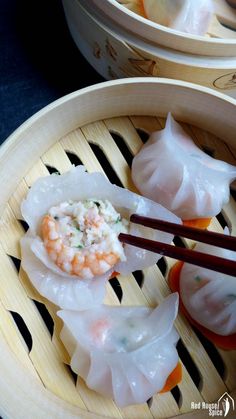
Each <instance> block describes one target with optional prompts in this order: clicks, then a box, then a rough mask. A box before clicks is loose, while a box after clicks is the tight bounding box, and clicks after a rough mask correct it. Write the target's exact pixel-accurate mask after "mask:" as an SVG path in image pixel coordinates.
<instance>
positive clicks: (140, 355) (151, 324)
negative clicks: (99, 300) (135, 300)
mask: <svg viewBox="0 0 236 419" xmlns="http://www.w3.org/2000/svg"><path fill="white" fill-rule="evenodd" d="M177 311H178V294H177V293H175V294H171V295H170V296H169V297H168V298H166V299H165V300H164V302H163V303H162V304H160V305H159V306H158V307H157V308H155V309H149V308H147V307H114V306H113V307H112V306H101V307H100V308H98V309H97V310H87V311H83V312H79V313H78V312H76V311H71V310H70V311H68V310H62V311H59V312H58V315H59V317H61V319H62V320H63V322H64V326H63V329H62V332H61V339H62V341H63V343H64V345H65V347H66V349H67V351H68V353H69V355H70V357H71V368H72V370H73V371H74V372H75V373H77V374H79V375H80V376H81V377H83V378H84V380H85V381H86V384H87V386H88V387H89V388H91V389H93V390H95V391H96V392H98V393H100V394H102V395H104V396H107V397H111V398H113V399H114V400H115V402H116V403H117V405H119V406H127V405H132V404H138V403H145V402H146V401H147V400H148V399H149V398H150V397H151V396H153V394H154V393H157V392H161V391H162V389H163V387H165V383H166V381H167V378H168V376H169V375H170V374H171V373H172V371H173V370H175V369H176V366H177V364H178V360H179V357H178V353H177V350H176V343H177V341H178V339H179V336H178V333H177V332H176V330H175V328H174V326H173V323H174V320H175V318H176V316H177ZM180 379H181V373H180V374H179V380H180ZM177 381H178V380H177ZM175 384H177V383H175Z"/></svg>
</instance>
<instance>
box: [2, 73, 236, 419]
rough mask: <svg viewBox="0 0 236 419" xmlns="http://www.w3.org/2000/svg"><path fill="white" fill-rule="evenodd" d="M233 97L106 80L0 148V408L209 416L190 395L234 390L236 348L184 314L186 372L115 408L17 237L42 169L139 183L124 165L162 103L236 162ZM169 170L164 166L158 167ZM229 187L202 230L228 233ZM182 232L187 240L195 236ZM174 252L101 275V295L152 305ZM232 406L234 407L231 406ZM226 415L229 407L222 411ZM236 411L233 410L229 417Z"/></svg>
mask: <svg viewBox="0 0 236 419" xmlns="http://www.w3.org/2000/svg"><path fill="white" fill-rule="evenodd" d="M235 107H236V105H235V101H234V99H232V98H230V97H227V96H226V95H221V94H219V93H218V92H214V91H213V90H210V89H207V88H206V87H201V86H197V85H193V84H190V83H186V82H181V81H172V80H166V79H155V78H149V79H147V78H133V79H123V80H116V81H110V82H105V83H102V84H99V85H97V86H92V87H89V88H86V89H83V90H81V91H78V92H75V93H72V94H70V95H68V96H66V97H64V98H62V99H60V100H58V101H56V102H54V103H52V104H51V105H49V106H48V107H46V108H45V109H43V110H42V111H40V112H39V113H37V114H36V115H35V116H33V117H32V118H30V119H29V120H28V121H27V122H26V123H25V124H23V125H22V126H21V127H20V128H19V129H18V130H17V131H15V133H13V134H12V136H11V137H10V138H9V139H8V140H7V141H6V142H5V143H4V144H3V146H2V147H1V149H0V186H1V196H0V233H1V234H0V265H1V274H0V316H1V322H0V354H1V357H0V358H1V374H0V414H1V416H2V417H3V418H11V419H23V418H24V419H31V418H33V417H35V418H40V419H41V418H46V417H47V418H51V419H53V418H55V419H56V418H60V417H63V418H66V419H70V418H76V417H77V418H78V417H80V418H90V419H95V418H96V419H97V418H101V417H109V418H127V419H128V418H142V419H151V418H167V417H172V418H173V417H182V415H183V417H184V418H192V415H193V413H194V417H195V414H196V418H197V417H201V418H204V417H209V412H208V410H206V411H203V410H202V409H200V410H199V411H196V410H193V409H192V407H193V405H192V404H191V403H199V402H203V401H205V402H213V401H215V400H218V399H220V398H221V397H222V395H224V394H225V392H227V393H228V394H229V395H231V396H232V397H233V398H235V390H236V373H235V365H236V351H235V350H234V351H233V350H231V351H223V350H221V349H217V348H215V347H214V346H213V345H212V344H210V343H209V342H208V341H206V339H204V338H203V337H202V336H201V335H200V334H199V333H198V332H196V331H195V330H194V329H193V328H192V327H191V326H190V324H189V323H188V321H187V320H186V319H185V318H184V317H183V316H182V315H181V314H179V315H178V318H177V321H176V323H175V324H176V328H177V330H178V332H179V334H180V336H181V341H180V343H179V344H178V351H179V356H180V359H181V363H182V366H183V379H182V381H181V383H180V384H179V385H178V387H176V388H175V389H174V390H173V391H172V392H168V393H165V394H159V395H158V394H155V395H154V396H153V397H152V398H151V399H150V400H149V401H147V403H144V404H142V405H136V406H129V407H126V408H118V407H117V406H116V404H115V403H114V402H113V401H112V400H111V399H105V398H103V397H101V396H99V395H98V394H96V393H95V392H93V391H91V390H89V389H88V388H87V387H86V385H85V383H84V382H83V380H82V379H81V378H80V377H78V376H76V375H75V374H74V373H72V371H71V369H70V367H69V366H68V364H69V359H68V354H67V352H66V350H65V348H64V346H63V344H62V342H61V340H60V337H59V335H60V330H61V327H62V324H61V321H60V319H59V318H58V317H57V315H56V312H57V309H58V308H57V307H55V306H54V305H53V304H51V303H49V302H48V301H47V300H46V299H44V298H43V297H42V296H40V295H39V294H38V293H37V291H36V290H35V289H34V288H33V286H32V285H31V283H30V281H29V279H28V277H27V275H26V274H25V272H24V271H23V269H22V267H21V254H20V246H19V241H20V239H21V237H22V236H23V235H24V233H25V228H26V225H25V223H24V222H23V221H22V215H21V212H20V205H21V202H22V200H23V199H24V197H25V196H26V194H27V192H28V188H29V187H30V186H31V185H32V184H33V183H34V182H35V180H36V179H37V178H39V177H40V176H45V175H47V174H48V173H51V172H54V171H57V172H60V173H63V172H65V171H67V170H68V169H70V168H71V165H72V164H84V165H85V167H86V169H87V170H88V171H89V172H93V171H100V172H104V173H105V174H106V175H107V176H108V177H109V179H110V180H111V181H112V182H113V183H116V184H118V185H122V186H124V187H126V188H129V189H131V190H135V189H134V186H133V184H132V181H131V174H130V164H131V161H132V157H133V156H134V155H135V154H136V153H137V152H138V150H139V149H140V147H141V146H142V144H143V141H144V140H145V138H146V137H147V135H148V133H149V132H151V131H154V130H159V129H161V128H162V127H163V125H164V123H165V117H166V115H167V113H168V112H169V111H171V112H172V114H173V116H174V117H175V119H176V120H177V121H179V122H181V123H183V125H184V127H185V129H187V130H188V132H189V133H190V134H191V136H192V138H193V139H194V141H195V142H197V143H198V145H200V146H201V147H202V148H203V149H204V150H208V151H210V152H211V154H212V155H213V156H214V157H216V158H219V157H220V158H221V159H224V160H225V161H227V162H229V163H232V164H234V165H236V151H235V148H234V147H235V131H236V119H235ZM163 176H165V173H163ZM235 210H236V204H235V200H234V197H233V196H231V199H230V202H229V204H228V205H226V206H225V207H224V208H223V210H222V212H221V214H220V216H219V217H218V218H214V219H213V220H212V223H211V226H210V229H212V230H215V231H219V232H222V230H223V227H224V225H225V224H227V225H229V227H230V229H231V230H232V232H233V234H236V216H235V214H236V211H235ZM192 244H193V243H192V242H190V241H189V240H185V241H183V242H182V245H183V246H186V247H189V246H192ZM173 263H174V261H173V260H170V259H169V258H162V259H161V262H160V263H158V265H155V266H153V267H151V268H148V269H145V270H144V271H143V272H136V273H134V274H133V275H130V276H129V277H122V276H118V277H117V279H116V280H113V281H111V282H110V283H108V284H107V294H106V300H105V302H106V303H107V304H113V305H119V304H121V305H124V306H127V305H132V306H133V305H144V306H155V305H156V304H157V303H160V302H161V301H162V300H163V298H164V297H165V296H167V295H168V294H169V293H170V290H169V287H168V285H167V275H168V271H169V269H170V267H171V266H172V265H173ZM230 413H232V415H234V414H235V411H233V409H232V408H231V410H230ZM228 416H229V415H228ZM232 417H235V416H232Z"/></svg>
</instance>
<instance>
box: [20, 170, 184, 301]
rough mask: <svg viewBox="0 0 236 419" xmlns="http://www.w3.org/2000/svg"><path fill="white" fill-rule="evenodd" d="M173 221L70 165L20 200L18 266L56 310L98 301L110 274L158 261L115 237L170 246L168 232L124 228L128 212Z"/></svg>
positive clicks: (155, 207)
mask: <svg viewBox="0 0 236 419" xmlns="http://www.w3.org/2000/svg"><path fill="white" fill-rule="evenodd" d="M134 212H136V213H138V214H142V215H146V216H150V217H153V218H155V217H156V218H161V219H164V220H167V221H168V220H169V221H173V222H180V220H179V219H178V218H177V217H176V216H174V215H173V214H171V213H170V212H169V211H168V210H166V209H165V208H163V207H162V206H160V205H158V204H156V203H154V202H152V201H150V200H148V199H145V198H143V197H141V196H139V195H137V194H135V193H132V192H130V191H128V190H125V189H123V188H120V187H118V186H115V185H112V184H111V183H110V182H109V181H108V180H107V179H106V177H105V176H104V175H102V174H101V173H92V174H88V173H87V172H86V171H85V168H84V167H82V166H77V167H74V168H72V169H71V170H70V171H69V172H67V173H65V174H63V175H56V174H53V175H50V176H46V177H43V178H40V179H38V180H37V181H36V182H35V184H34V185H33V186H32V187H31V189H30V191H29V193H28V195H27V197H26V199H25V200H24V201H23V203H22V215H23V217H24V219H25V221H26V222H27V223H28V224H29V230H28V232H27V234H26V235H25V237H23V239H22V240H21V250H22V267H23V268H24V270H25V271H26V272H27V274H28V276H29V278H30V280H31V281H32V283H33V285H34V286H35V288H36V289H37V290H38V291H39V293H40V294H42V295H43V296H44V297H46V298H48V299H49V300H50V301H52V302H53V303H55V304H57V305H58V306H60V307H61V308H68V309H86V308H88V307H90V306H94V305H99V304H101V303H102V301H103V299H104V294H105V284H106V281H107V279H109V277H110V276H111V275H112V273H113V272H114V271H115V272H119V273H121V274H124V275H127V274H129V273H131V272H133V271H135V270H137V269H143V268H145V267H148V266H151V265H154V264H155V263H156V262H157V260H158V259H159V258H160V257H161V256H159V255H157V254H154V253H152V252H148V251H146V250H142V249H137V248H135V247H132V246H129V245H125V246H123V245H122V244H121V243H120V241H119V240H118V235H119V233H120V232H130V233H132V234H134V235H137V236H141V237H147V238H150V239H153V240H155V239H156V240H160V241H164V242H169V243H170V242H171V240H172V235H169V234H166V233H159V232H157V231H154V230H151V229H148V228H144V227H141V226H138V225H135V224H132V223H129V217H130V215H131V214H132V213H134Z"/></svg>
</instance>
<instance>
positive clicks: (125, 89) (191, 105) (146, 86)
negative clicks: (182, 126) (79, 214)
mask: <svg viewBox="0 0 236 419" xmlns="http://www.w3.org/2000/svg"><path fill="white" fill-rule="evenodd" d="M168 91H172V92H173V94H172V95H171V105H169V104H168V103H167V101H166V100H165V98H166V95H167V94H168V95H169V92H168ZM191 96H192V99H191ZM112 97H115V98H116V100H115V101H114V100H112ZM160 97H162V100H161V101H160ZM134 98H135V99H134ZM137 98H138V99H137ZM183 98H184V102H183V100H182V99H183ZM118 99H119V100H118ZM121 99H122V100H121ZM191 101H192V102H191ZM71 104H74V109H72V105H71ZM196 105H197V106H198V112H197V113H196ZM159 106H160V107H159ZM235 106H236V100H235V99H233V98H231V97H229V96H227V95H225V94H223V93H220V92H217V91H215V90H213V89H210V88H208V87H204V86H201V85H198V84H194V83H189V82H184V81H181V80H174V79H167V78H161V79H157V78H155V77H149V78H146V77H133V78H125V79H120V80H112V81H106V82H103V83H99V84H95V85H92V86H89V87H86V88H84V89H81V90H77V91H75V92H72V93H70V94H68V95H66V96H63V97H62V98H60V99H58V100H56V101H54V102H52V103H51V104H49V105H47V106H46V107H44V108H43V109H42V110H40V111H38V112H37V113H36V114H34V115H33V116H32V117H30V118H29V119H28V120H26V122H24V123H23V124H22V125H21V126H20V127H19V128H18V129H16V130H15V131H14V132H13V133H12V134H11V135H10V136H9V137H8V139H7V140H6V141H5V142H4V143H3V145H2V146H1V147H0V163H1V164H0V183H2V186H3V187H2V193H1V198H0V215H1V213H2V211H3V208H4V206H5V205H6V203H7V201H8V199H9V197H10V196H11V194H12V192H13V191H14V188H15V184H14V178H13V179H12V177H11V173H10V172H11V170H13V172H14V165H15V164H16V161H17V155H18V153H20V154H22V151H21V148H23V152H24V154H25V158H24V159H22V162H18V164H17V166H18V174H19V176H21V177H23V176H24V175H25V174H26V172H27V170H29V168H30V167H31V165H32V164H33V162H34V161H36V159H37V156H38V153H39V150H40V151H41V153H43V152H45V151H46V150H47V148H49V147H50V146H51V145H53V144H54V142H55V141H56V140H57V139H58V136H63V135H65V134H66V133H67V132H68V131H71V130H73V129H76V127H78V126H82V125H85V124H87V123H92V122H95V121H97V120H100V119H104V118H112V117H116V116H126V115H150V116H156V115H158V114H159V116H166V115H167V113H168V112H172V113H173V114H174V115H175V116H176V118H177V119H179V120H180V121H183V122H186V123H190V124H193V125H194V124H196V125H199V122H200V125H199V126H200V127H201V128H203V129H205V130H207V131H210V132H212V133H213V134H215V135H217V136H218V137H220V138H222V139H224V140H226V141H227V140H228V141H229V142H230V143H231V145H233V146H235V147H236V144H234V142H235V137H234V134H233V133H234V132H235V130H236V119H235ZM161 107H162V108H161ZM222 108H224V112H222ZM163 109H164V110H163ZM209 109H210V110H211V114H209ZM213 110H214V112H213ZM58 114H61V115H62V118H61V119H60V120H59V121H58V116H57V115H58ZM200 116H201V119H200V121H199V118H200ZM222 119H223V120H224V124H223V120H222ZM55 123H57V126H56V127H54V126H53V124H55ZM46 129H49V133H48V132H47V133H45V135H46V136H47V137H48V145H47V147H45V141H44V142H43V141H40V142H39V143H37V139H36V138H35V137H34V138H35V140H34V147H35V156H34V154H33V153H32V149H31V150H28V146H27V141H32V134H34V135H35V130H36V131H37V130H41V131H42V132H44V131H45V130H46ZM38 135H39V139H40V138H41V137H42V134H41V132H40V133H39V134H38ZM27 157H28V161H27ZM9 179H10V181H9Z"/></svg>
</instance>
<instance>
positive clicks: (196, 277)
mask: <svg viewBox="0 0 236 419" xmlns="http://www.w3.org/2000/svg"><path fill="white" fill-rule="evenodd" d="M225 233H227V234H228V231H227V230H225ZM195 250H196V251H199V252H203V253H207V254H210V255H214V256H219V257H222V258H226V259H230V260H234V261H236V252H233V251H231V250H227V249H222V248H218V247H215V246H210V245H207V244H203V243H198V244H197V245H196V247H195ZM180 295H181V299H182V301H183V303H184V306H185V308H186V309H187V311H188V313H189V314H190V316H191V317H192V318H193V319H194V320H195V321H196V322H197V323H199V324H200V325H202V326H204V327H206V328H207V329H209V330H211V331H212V332H214V333H216V334H218V335H222V336H228V335H231V334H234V333H236V279H235V277H233V276H229V275H225V274H222V273H217V272H214V271H211V270H209V269H205V268H201V267H199V266H194V265H191V264H188V263H184V265H183V267H182V269H181V273H180Z"/></svg>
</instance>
